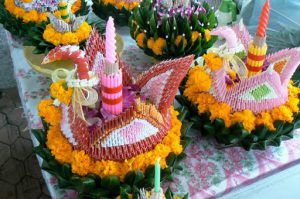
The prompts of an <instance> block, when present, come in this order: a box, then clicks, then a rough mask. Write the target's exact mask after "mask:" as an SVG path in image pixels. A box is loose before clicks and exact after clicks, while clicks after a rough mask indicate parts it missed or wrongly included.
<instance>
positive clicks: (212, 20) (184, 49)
mask: <svg viewBox="0 0 300 199" xmlns="http://www.w3.org/2000/svg"><path fill="white" fill-rule="evenodd" d="M203 7H204V8H205V9H206V13H201V14H199V15H196V14H195V13H193V14H192V15H191V17H190V19H188V18H187V17H186V16H185V17H183V16H182V15H181V14H176V15H175V16H173V17H169V18H167V17H164V18H163V19H162V22H161V25H159V26H158V14H157V11H156V10H154V9H153V6H152V1H151V0H143V1H142V2H141V3H140V6H139V7H138V8H136V9H135V10H134V11H133V14H132V15H131V17H130V19H129V26H130V34H131V37H132V38H133V39H136V37H137V35H138V34H140V33H145V38H144V43H143V44H144V45H143V47H142V49H143V50H144V52H145V53H146V54H148V55H149V56H153V57H155V58H157V59H160V60H164V59H169V58H176V57H183V56H186V55H190V54H195V55H196V57H198V56H201V55H202V54H204V53H205V52H206V50H207V49H208V48H210V47H211V46H212V45H213V44H214V43H215V41H216V40H217V37H215V36H212V38H211V40H210V41H207V39H206V37H205V29H208V30H211V29H213V28H214V27H216V25H217V18H216V17H215V14H214V11H213V10H212V9H211V8H210V6H209V4H208V3H206V2H204V3H203ZM200 23H201V24H202V23H203V26H201V25H199V24H200ZM193 31H197V32H199V33H201V35H202V36H201V37H200V36H199V37H198V39H197V40H195V41H194V42H193V40H192V32H193ZM182 35H185V36H184V38H185V39H186V46H185V43H184V41H183V39H181V41H180V42H179V44H178V46H177V45H175V41H176V38H177V36H182ZM150 38H154V40H156V39H158V38H163V39H165V40H166V45H165V46H164V47H163V54H162V55H155V54H154V53H153V51H152V49H150V48H148V46H147V41H148V40H149V39H150Z"/></svg>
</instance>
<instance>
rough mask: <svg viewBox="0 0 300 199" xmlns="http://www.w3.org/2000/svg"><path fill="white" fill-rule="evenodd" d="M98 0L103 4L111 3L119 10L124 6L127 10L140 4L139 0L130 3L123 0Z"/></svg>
mask: <svg viewBox="0 0 300 199" xmlns="http://www.w3.org/2000/svg"><path fill="white" fill-rule="evenodd" d="M99 1H103V3H104V5H107V4H111V5H113V6H115V7H116V8H118V9H119V10H122V9H123V8H125V9H126V10H129V11H131V10H133V9H134V8H135V7H137V6H138V5H139V4H140V1H139V0H135V1H131V3H130V2H128V1H124V0H99Z"/></svg>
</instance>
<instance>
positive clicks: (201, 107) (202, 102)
mask: <svg viewBox="0 0 300 199" xmlns="http://www.w3.org/2000/svg"><path fill="white" fill-rule="evenodd" d="M194 103H195V104H198V111H199V113H200V114H201V113H205V112H207V111H209V106H210V105H212V104H214V103H216V100H215V98H214V97H213V96H212V95H210V94H209V93H200V94H199V95H197V99H196V101H194Z"/></svg>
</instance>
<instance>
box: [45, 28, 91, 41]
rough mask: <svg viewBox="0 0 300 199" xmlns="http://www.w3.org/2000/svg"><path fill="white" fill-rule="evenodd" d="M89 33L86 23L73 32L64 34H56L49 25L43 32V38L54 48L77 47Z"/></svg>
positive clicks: (89, 29)
mask: <svg viewBox="0 0 300 199" xmlns="http://www.w3.org/2000/svg"><path fill="white" fill-rule="evenodd" d="M91 31H92V28H91V26H90V25H89V24H88V23H87V22H83V24H82V25H81V26H80V27H79V28H78V29H77V30H76V31H75V32H66V33H60V32H57V31H56V30H55V29H54V28H53V26H52V25H51V24H48V25H47V26H46V29H45V31H44V34H43V38H44V39H45V40H46V41H47V42H50V43H52V44H53V45H55V46H58V45H79V44H80V43H81V42H84V41H85V40H86V39H87V38H88V37H89V35H90V33H91Z"/></svg>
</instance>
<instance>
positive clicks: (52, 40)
mask: <svg viewBox="0 0 300 199" xmlns="http://www.w3.org/2000/svg"><path fill="white" fill-rule="evenodd" d="M73 3H74V2H68V1H66V0H61V1H60V3H59V10H58V11H59V12H58V13H59V14H52V13H48V18H49V21H50V23H49V24H42V25H40V26H37V27H35V28H32V29H31V31H30V32H29V36H28V39H27V41H26V42H25V43H24V45H25V46H34V47H35V49H34V51H33V53H34V54H42V53H45V54H47V53H48V52H49V51H50V50H51V49H53V48H54V47H55V46H58V45H80V46H83V44H84V43H85V41H86V40H87V38H88V37H89V35H90V33H91V30H92V28H91V26H90V25H89V24H88V22H87V21H86V20H87V15H85V16H78V17H76V16H75V15H74V14H73V13H72V11H71V9H72V7H73V5H74V4H73Z"/></svg>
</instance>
